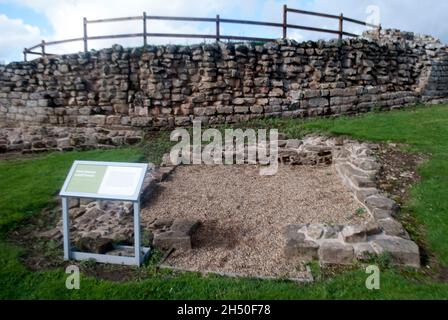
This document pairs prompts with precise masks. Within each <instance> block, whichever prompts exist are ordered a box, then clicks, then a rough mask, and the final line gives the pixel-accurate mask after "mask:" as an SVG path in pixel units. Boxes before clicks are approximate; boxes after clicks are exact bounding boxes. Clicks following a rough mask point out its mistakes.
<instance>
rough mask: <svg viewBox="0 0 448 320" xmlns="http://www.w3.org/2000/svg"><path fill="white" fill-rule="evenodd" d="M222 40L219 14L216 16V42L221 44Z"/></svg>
mask: <svg viewBox="0 0 448 320" xmlns="http://www.w3.org/2000/svg"><path fill="white" fill-rule="evenodd" d="M220 40H221V25H220V17H219V14H217V15H216V41H217V42H219V41H220Z"/></svg>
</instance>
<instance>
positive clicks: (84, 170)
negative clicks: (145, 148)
mask: <svg viewBox="0 0 448 320" xmlns="http://www.w3.org/2000/svg"><path fill="white" fill-rule="evenodd" d="M147 170H148V165H147V164H135V163H116V162H96V161H75V162H74V163H73V165H72V168H71V169H70V172H69V174H68V176H67V178H66V180H65V183H64V186H63V187H62V190H61V192H60V194H59V195H60V196H61V199H62V221H63V235H64V260H90V259H93V260H95V261H96V262H100V263H111V264H121V265H136V266H140V265H141V264H142V262H143V261H144V260H145V259H146V257H147V256H148V255H149V254H150V252H151V249H150V248H145V247H142V246H141V234H140V196H141V189H142V186H143V180H144V178H145V175H146V172H147ZM123 186H124V187H123ZM69 198H81V199H83V198H88V199H92V200H111V201H130V202H132V203H133V207H134V246H133V247H130V246H116V247H115V248H116V249H125V250H134V256H116V255H108V254H95V253H86V252H80V251H75V250H73V248H72V247H71V244H70V216H69V210H68V209H69V208H68V200H69Z"/></svg>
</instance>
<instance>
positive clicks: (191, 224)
mask: <svg viewBox="0 0 448 320" xmlns="http://www.w3.org/2000/svg"><path fill="white" fill-rule="evenodd" d="M199 226H200V222H199V220H194V219H176V220H174V222H173V224H172V225H171V230H172V231H174V232H179V233H184V234H186V235H188V236H191V235H192V234H193V233H195V232H196V230H197V229H198V228H199Z"/></svg>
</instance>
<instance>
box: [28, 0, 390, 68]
mask: <svg viewBox="0 0 448 320" xmlns="http://www.w3.org/2000/svg"><path fill="white" fill-rule="evenodd" d="M289 13H295V14H302V15H309V16H317V17H321V18H328V19H335V20H338V21H339V28H338V30H331V29H324V28H317V27H310V26H303V25H296V24H290V23H288V14H289ZM133 20H137V21H138V20H141V21H142V23H143V28H142V32H141V33H127V34H115V35H102V36H89V35H88V25H89V24H95V23H111V22H123V21H133ZM151 20H152V21H157V20H159V21H160V20H161V21H183V22H207V23H215V25H216V32H215V34H180V33H179V34H178V33H155V32H148V22H149V21H151ZM344 22H350V23H355V24H358V25H363V26H365V27H371V28H376V29H377V31H378V35H379V36H380V35H381V25H374V24H370V23H367V22H363V21H361V20H356V19H352V18H347V17H345V16H344V15H343V14H342V13H341V14H340V15H333V14H326V13H320V12H312V11H305V10H299V9H293V8H288V6H286V5H284V6H283V21H282V22H281V23H276V22H264V21H253V20H237V19H224V18H221V17H220V16H219V15H217V16H216V17H215V18H198V17H171V16H151V15H147V14H146V12H143V15H142V16H132V17H119V18H108V19H95V20H87V18H83V36H82V37H81V38H72V39H65V40H58V41H48V42H46V41H44V40H42V42H41V43H39V44H36V45H34V46H32V47H30V48H25V49H24V50H23V57H24V60H25V61H27V55H28V54H31V55H40V56H49V55H53V54H50V53H48V52H46V47H48V46H53V45H58V44H64V43H70V42H80V41H82V42H83V45H84V52H87V51H88V50H89V46H88V42H89V40H106V39H120V38H142V39H143V46H147V44H148V37H166V38H196V39H214V40H216V41H221V40H229V41H230V40H236V41H273V40H275V39H271V38H264V37H246V36H232V35H223V34H221V25H222V24H243V25H253V26H264V27H274V28H281V29H282V31H283V39H286V38H287V37H288V29H298V30H306V31H314V32H322V33H329V34H336V35H338V36H339V39H340V40H342V39H343V37H344V36H348V37H358V35H356V34H353V33H349V32H346V31H344ZM149 28H150V24H149ZM38 48H40V52H38V51H34V50H35V49H38Z"/></svg>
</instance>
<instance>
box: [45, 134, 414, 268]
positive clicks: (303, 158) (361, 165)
mask: <svg viewBox="0 0 448 320" xmlns="http://www.w3.org/2000/svg"><path fill="white" fill-rule="evenodd" d="M377 148H378V147H377V146H376V145H375V144H371V143H359V142H357V141H354V140H348V139H342V138H324V137H320V136H308V137H305V138H304V139H302V140H297V139H294V140H280V141H279V155H278V161H282V162H284V163H287V164H290V165H323V166H330V165H331V166H333V168H334V170H335V171H336V172H337V173H338V174H339V176H340V177H341V179H342V180H343V182H344V184H345V185H346V186H347V188H349V189H350V190H351V191H352V192H353V196H354V197H355V198H356V199H357V200H358V201H359V203H360V206H362V208H363V211H362V212H360V214H363V215H366V216H367V217H368V218H367V221H366V222H364V223H363V224H362V225H325V224H304V225H287V226H285V227H284V255H285V257H286V258H287V259H295V260H299V261H311V260H318V261H319V262H320V263H321V264H323V265H350V264H353V263H354V262H355V261H356V260H359V261H364V260H369V259H371V258H372V257H374V256H378V255H380V254H382V253H385V252H387V253H389V254H390V257H391V260H392V263H393V264H396V265H404V266H411V267H417V268H418V267H419V266H420V255H419V248H418V246H417V245H416V244H415V243H414V242H412V241H411V240H410V237H409V235H408V233H407V232H406V230H405V229H404V228H403V226H402V225H401V224H400V223H399V222H398V221H397V220H395V219H394V216H395V214H396V213H397V211H398V210H399V207H398V205H397V204H396V203H395V202H394V201H392V200H390V199H389V198H388V197H387V196H385V195H383V194H381V192H380V191H379V190H378V189H377V188H376V183H375V178H376V175H377V174H378V171H379V169H380V164H379V163H378V161H377V160H376V158H375V151H376V150H377ZM225 152H226V151H225V149H224V150H223V152H222V154H223V157H224V156H225ZM241 152H242V153H247V150H241ZM248 165H249V164H248ZM175 168H176V165H173V164H172V163H171V161H170V157H169V154H166V155H165V156H164V157H163V163H162V166H161V167H152V169H153V170H151V171H150V173H149V174H148V176H147V177H146V179H145V182H144V189H143V203H144V201H145V200H146V199H147V198H148V197H149V195H150V194H151V192H152V190H153V189H154V188H155V187H156V186H157V183H158V182H160V181H162V180H163V179H165V178H166V177H167V176H168V175H169V174H170V173H171V172H172V171H173V170H175ZM70 215H71V218H72V219H73V223H72V236H73V240H74V242H75V243H76V242H78V241H80V239H81V238H88V239H97V240H98V241H99V242H100V243H102V244H104V240H105V239H106V240H108V241H110V242H112V241H124V242H129V243H132V241H133V240H132V239H133V231H132V230H133V229H132V228H133V225H132V223H133V222H132V220H133V218H132V217H133V215H132V204H131V203H126V202H111V201H96V202H92V201H88V200H82V201H81V202H79V201H74V202H73V203H71V205H70ZM199 223H200V221H196V220H194V221H193V220H191V221H190V220H188V221H184V220H182V219H180V220H179V221H178V220H175V221H171V220H170V221H165V220H159V219H156V220H155V221H152V222H151V223H149V224H148V225H145V226H143V229H144V230H146V231H147V232H149V234H150V240H151V241H152V244H153V246H154V247H156V248H159V249H161V250H168V249H171V248H174V249H176V250H190V249H191V235H192V233H193V232H194V231H195V229H196V228H197V226H198V224H199ZM61 226H62V225H61V223H59V225H58V227H57V228H56V229H55V230H51V231H49V232H46V233H45V234H44V236H47V237H56V238H58V237H61V233H60V230H61Z"/></svg>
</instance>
